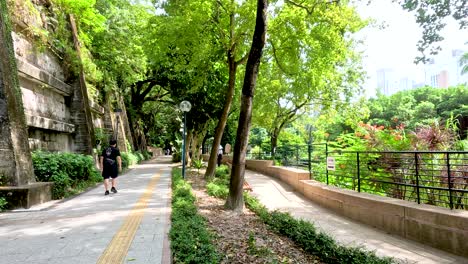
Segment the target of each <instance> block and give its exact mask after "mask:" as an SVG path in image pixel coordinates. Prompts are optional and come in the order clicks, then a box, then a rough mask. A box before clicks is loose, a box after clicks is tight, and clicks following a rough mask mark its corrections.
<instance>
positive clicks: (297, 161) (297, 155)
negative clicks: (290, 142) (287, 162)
mask: <svg viewBox="0 0 468 264" xmlns="http://www.w3.org/2000/svg"><path fill="white" fill-rule="evenodd" d="M296 166H299V145H297V144H296Z"/></svg>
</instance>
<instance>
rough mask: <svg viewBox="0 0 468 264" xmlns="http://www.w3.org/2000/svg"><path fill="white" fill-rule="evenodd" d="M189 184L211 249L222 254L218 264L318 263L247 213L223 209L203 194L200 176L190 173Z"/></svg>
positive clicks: (219, 202)
mask: <svg viewBox="0 0 468 264" xmlns="http://www.w3.org/2000/svg"><path fill="white" fill-rule="evenodd" d="M187 176H188V177H187V179H188V181H189V182H191V184H192V187H193V192H194V194H195V196H196V197H197V206H198V209H199V212H200V214H201V215H203V216H204V217H205V218H206V219H207V220H208V226H209V228H210V229H211V230H212V231H213V232H214V233H215V234H216V240H215V246H216V247H217V249H218V252H222V254H223V259H222V261H221V263H242V264H244V263H322V262H321V261H320V260H319V259H318V258H317V257H315V256H312V255H310V254H308V253H306V252H304V251H303V250H302V249H301V248H299V247H297V246H296V245H295V244H294V242H292V241H291V240H290V239H288V238H286V237H283V236H280V235H277V234H275V233H274V232H272V231H271V230H269V228H268V226H267V225H265V224H264V223H263V222H262V221H261V220H260V219H259V218H258V217H257V216H256V215H255V213H253V212H251V211H250V210H249V209H247V208H245V209H244V212H243V214H237V213H234V212H232V211H229V210H225V209H224V202H225V201H224V200H222V199H218V198H214V197H211V196H209V195H208V194H207V193H206V189H205V184H206V182H205V181H204V180H203V173H201V172H200V175H199V176H197V173H196V171H190V172H189V173H188V175H187Z"/></svg>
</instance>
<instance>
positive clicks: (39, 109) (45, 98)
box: [12, 32, 104, 154]
mask: <svg viewBox="0 0 468 264" xmlns="http://www.w3.org/2000/svg"><path fill="white" fill-rule="evenodd" d="M12 35H13V40H14V48H15V56H16V61H17V65H18V75H19V83H20V87H21V92H22V98H23V104H24V114H25V118H26V123H27V125H28V137H29V146H30V148H31V150H36V149H42V150H48V151H65V152H78V153H85V154H89V153H91V152H92V149H91V148H92V147H93V146H94V142H89V138H88V136H87V134H86V132H87V131H88V128H87V127H86V122H84V121H83V119H84V115H83V114H80V109H82V108H83V102H82V99H81V98H80V96H79V85H78V84H77V81H75V82H74V83H72V84H69V83H66V82H67V80H66V79H65V71H66V70H67V69H64V68H63V66H62V65H63V64H62V62H61V60H60V59H59V58H58V57H57V56H56V55H55V54H53V53H51V52H49V51H47V50H38V49H37V48H36V47H35V46H34V45H33V44H31V42H30V41H29V40H28V39H26V38H25V37H23V36H22V35H20V34H17V33H15V32H13V34H12ZM89 107H90V109H91V110H92V116H93V124H94V127H100V128H101V127H103V126H104V124H103V116H104V108H103V107H101V106H99V105H97V104H95V103H93V102H91V103H90V106H89Z"/></svg>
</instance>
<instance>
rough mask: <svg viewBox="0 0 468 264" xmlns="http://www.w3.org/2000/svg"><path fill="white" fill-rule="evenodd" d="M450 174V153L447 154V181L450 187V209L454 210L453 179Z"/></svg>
mask: <svg viewBox="0 0 468 264" xmlns="http://www.w3.org/2000/svg"><path fill="white" fill-rule="evenodd" d="M450 174H451V173H450V153H448V152H447V179H448V187H449V199H450V209H453V195H452V177H451V175H450Z"/></svg>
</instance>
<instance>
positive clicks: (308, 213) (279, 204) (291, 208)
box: [245, 170, 468, 264]
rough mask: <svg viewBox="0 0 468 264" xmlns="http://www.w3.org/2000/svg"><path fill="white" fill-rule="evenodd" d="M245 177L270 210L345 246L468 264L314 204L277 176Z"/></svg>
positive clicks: (405, 259)
mask: <svg viewBox="0 0 468 264" xmlns="http://www.w3.org/2000/svg"><path fill="white" fill-rule="evenodd" d="M245 179H246V181H247V182H248V183H249V185H250V187H251V188H252V190H253V192H252V194H253V195H254V196H256V197H257V198H259V200H260V201H261V203H262V204H264V205H265V206H266V207H267V208H268V209H270V210H280V211H283V212H289V213H291V215H292V216H294V217H295V218H300V219H304V220H307V221H310V222H312V223H314V224H315V226H316V227H317V228H318V229H319V230H321V231H322V232H325V233H327V234H329V235H331V236H332V237H333V238H334V239H335V240H336V241H338V242H339V243H341V244H343V245H348V246H355V247H362V248H364V249H367V250H371V251H375V252H376V254H377V255H379V256H388V257H393V258H395V259H397V260H399V261H400V262H401V263H421V264H432V263H434V264H445V263H460V264H462V263H463V264H468V259H466V258H462V257H459V256H456V255H453V254H450V253H447V252H444V251H441V250H437V249H435V248H432V247H429V246H426V245H423V244H420V243H417V242H414V241H410V240H406V239H404V238H401V237H398V236H394V235H390V234H387V233H385V232H382V231H380V230H378V229H376V228H373V227H370V226H367V225H364V224H360V223H358V222H355V221H353V220H351V219H348V218H345V217H342V216H340V215H337V214H335V213H334V212H332V211H330V210H328V209H325V208H323V207H321V206H319V205H317V204H314V203H313V202H311V201H309V200H308V199H307V198H305V197H304V196H303V195H301V194H299V193H297V192H295V191H294V190H293V189H292V188H291V187H290V186H289V185H287V184H285V183H283V182H282V181H280V180H277V179H275V178H272V177H269V176H265V175H263V174H260V173H257V172H254V171H249V170H246V173H245ZM467 243H468V241H467Z"/></svg>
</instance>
